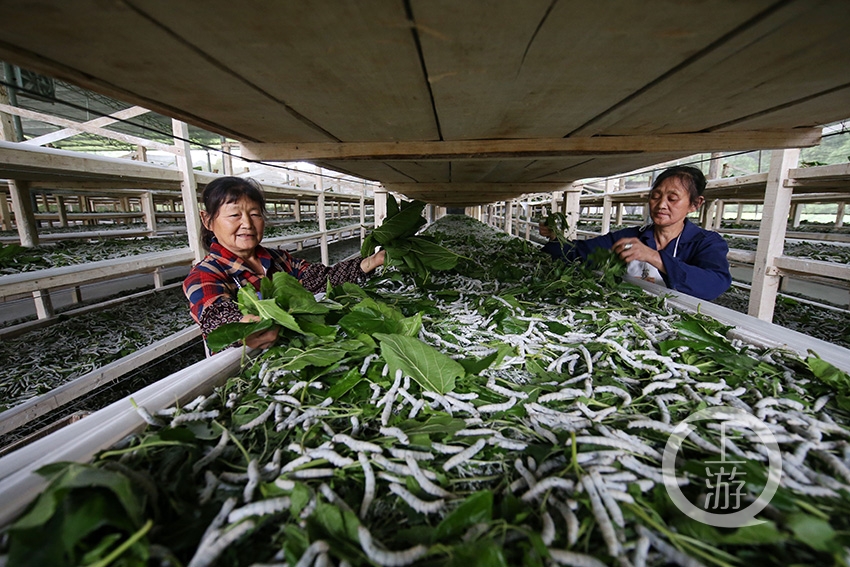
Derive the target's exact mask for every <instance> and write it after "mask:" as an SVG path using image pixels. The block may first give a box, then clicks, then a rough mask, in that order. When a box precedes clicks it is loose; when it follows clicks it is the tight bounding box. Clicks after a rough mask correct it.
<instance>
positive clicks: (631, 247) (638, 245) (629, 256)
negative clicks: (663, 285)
mask: <svg viewBox="0 0 850 567" xmlns="http://www.w3.org/2000/svg"><path fill="white" fill-rule="evenodd" d="M611 250H613V251H614V252H615V253H616V254H617V255H618V256H619V257H620V258H622V259H623V261H625V262H631V261H633V260H637V261H641V262H646V263H647V264H651V265H653V266H655V267H656V268H657V269H658V271H660V272H661V273H664V262H662V261H661V255H660V254H659V253H658V251H657V250H653V249H652V248H650V247H649V246H647V245H646V244H644V243H643V242H641V241H640V239H638V238H621V239H620V240H618V241H617V242H615V243H614V246H612V247H611Z"/></svg>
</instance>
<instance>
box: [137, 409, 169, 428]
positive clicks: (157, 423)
mask: <svg viewBox="0 0 850 567" xmlns="http://www.w3.org/2000/svg"><path fill="white" fill-rule="evenodd" d="M136 413H137V414H139V417H141V418H142V419H143V420H145V423H147V424H148V425H152V426H154V427H162V426H163V425H165V424H164V423H163V422H162V420H160V419H157V418H155V417H154V416H152V415H151V413H150V412H149V411H148V410H147V408H145V407H144V406H136Z"/></svg>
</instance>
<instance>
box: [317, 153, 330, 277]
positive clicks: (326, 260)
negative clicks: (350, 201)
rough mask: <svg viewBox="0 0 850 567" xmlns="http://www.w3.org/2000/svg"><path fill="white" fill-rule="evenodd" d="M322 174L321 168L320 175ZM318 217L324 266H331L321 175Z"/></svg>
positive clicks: (323, 185)
mask: <svg viewBox="0 0 850 567" xmlns="http://www.w3.org/2000/svg"><path fill="white" fill-rule="evenodd" d="M321 172H322V170H321V168H320V169H319V173H321ZM331 207H333V204H331ZM331 210H333V209H331ZM316 217H318V219H319V232H321V233H322V236H320V237H319V249H320V250H321V252H322V264H324V265H326V266H328V265H330V259H329V258H330V256H329V255H328V223H327V221H326V220H325V178H324V177H322V176H321V175H319V197H318V198H317V200H316Z"/></svg>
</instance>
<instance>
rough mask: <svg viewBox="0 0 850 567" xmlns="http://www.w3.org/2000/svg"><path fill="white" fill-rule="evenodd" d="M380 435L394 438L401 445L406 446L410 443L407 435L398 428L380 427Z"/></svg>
mask: <svg viewBox="0 0 850 567" xmlns="http://www.w3.org/2000/svg"><path fill="white" fill-rule="evenodd" d="M380 433H381V435H386V436H387V437H395V438H396V439H398V441H399V443H401V444H402V445H407V444H408V443H410V440H409V439H408V437H407V434H406V433H405V432H404V431H402V430H401V429H399V428H398V427H386V426H382V427H381V429H380Z"/></svg>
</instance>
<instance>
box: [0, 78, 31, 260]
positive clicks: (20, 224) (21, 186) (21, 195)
mask: <svg viewBox="0 0 850 567" xmlns="http://www.w3.org/2000/svg"><path fill="white" fill-rule="evenodd" d="M8 102H9V98H8V96H7V94H6V88H5V87H2V86H0V103H4V104H8ZM0 140H3V141H6V142H17V141H18V136H17V134H16V133H15V127H14V125H13V124H12V117H11V116H10V115H8V114H6V113H5V112H0ZM7 183H8V185H9V194H10V195H11V197H12V212H13V213H14V214H15V225H16V227H17V229H18V238H19V239H20V241H21V246H26V247H27V248H32V247H33V246H38V229H37V227H36V222H35V213H34V212H33V209H32V197H31V195H30V191H29V183H28V182H26V181H20V180H14V179H9V180H8V181H7Z"/></svg>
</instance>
